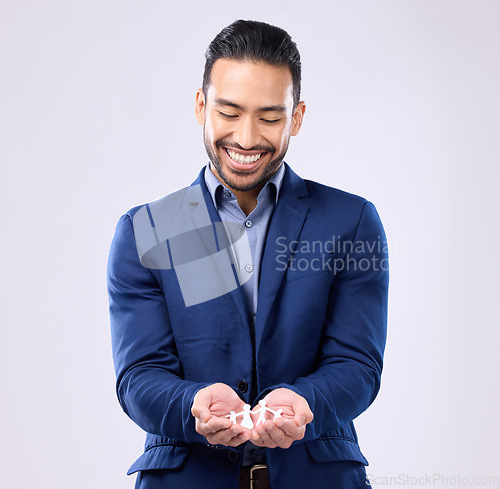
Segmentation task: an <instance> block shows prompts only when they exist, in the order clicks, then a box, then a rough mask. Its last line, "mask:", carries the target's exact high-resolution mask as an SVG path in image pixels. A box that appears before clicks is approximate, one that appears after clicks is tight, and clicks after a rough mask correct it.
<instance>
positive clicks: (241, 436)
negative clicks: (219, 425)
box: [206, 427, 251, 447]
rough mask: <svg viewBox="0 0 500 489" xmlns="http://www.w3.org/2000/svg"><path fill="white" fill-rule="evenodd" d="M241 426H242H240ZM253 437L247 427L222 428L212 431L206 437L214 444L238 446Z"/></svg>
mask: <svg viewBox="0 0 500 489" xmlns="http://www.w3.org/2000/svg"><path fill="white" fill-rule="evenodd" d="M240 428H241V427H240ZM250 437H251V432H250V430H247V429H245V428H241V429H238V428H237V427H235V428H234V429H233V427H231V428H229V429H225V430H220V431H218V432H216V433H210V434H209V435H208V436H207V437H206V438H207V440H208V442H209V443H211V444H213V445H226V446H231V447H236V446H238V445H241V444H242V443H244V442H246V441H248V440H249V439H250Z"/></svg>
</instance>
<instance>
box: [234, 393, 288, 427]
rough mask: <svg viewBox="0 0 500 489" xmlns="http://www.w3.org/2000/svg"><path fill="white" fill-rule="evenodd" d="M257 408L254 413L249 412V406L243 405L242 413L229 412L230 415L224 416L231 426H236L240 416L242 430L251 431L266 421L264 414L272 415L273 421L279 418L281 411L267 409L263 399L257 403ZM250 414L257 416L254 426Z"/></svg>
mask: <svg viewBox="0 0 500 489" xmlns="http://www.w3.org/2000/svg"><path fill="white" fill-rule="evenodd" d="M259 406H260V407H259V409H257V410H256V411H251V410H250V404H245V405H244V406H243V411H241V412H239V413H236V412H234V411H230V413H229V414H228V415H226V418H229V420H230V421H232V422H233V424H236V423H237V422H238V421H237V419H238V417H240V416H241V417H242V420H241V423H240V424H241V426H243V428H248V429H249V430H251V429H253V427H254V426H258V425H259V424H261V423H264V422H265V421H266V413H271V414H272V415H273V421H276V420H277V419H278V418H281V415H282V413H283V409H278V410H277V411H275V410H274V409H271V408H268V407H267V406H266V401H265V400H264V399H262V400H260V401H259ZM252 414H258V415H259V418H258V419H257V423H255V425H254V423H253V420H252Z"/></svg>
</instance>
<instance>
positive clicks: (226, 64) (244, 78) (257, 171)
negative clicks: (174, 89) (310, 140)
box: [196, 58, 305, 191]
mask: <svg viewBox="0 0 500 489" xmlns="http://www.w3.org/2000/svg"><path fill="white" fill-rule="evenodd" d="M292 88H293V87H292V76H291V74H290V70H289V69H288V67H281V66H274V65H270V64H267V63H261V62H247V61H239V60H234V59H224V58H222V59H218V60H217V61H216V62H215V63H214V65H213V67H212V72H211V75H210V85H209V88H208V90H207V94H206V98H205V96H204V94H203V92H202V90H201V89H200V90H198V92H197V94H196V117H197V120H198V122H199V123H200V124H202V125H203V134H204V140H205V148H206V150H207V153H208V156H209V158H210V161H211V163H212V170H213V169H214V168H215V170H216V172H217V175H218V176H219V179H220V180H222V181H223V182H224V183H225V184H226V185H227V186H228V187H230V188H232V189H234V190H238V191H248V190H252V189H255V188H259V187H262V185H263V184H264V183H265V182H266V180H267V179H268V178H269V177H270V176H271V175H272V174H273V173H274V172H275V171H276V170H277V169H278V168H279V167H280V165H281V163H282V161H283V158H284V157H285V153H286V151H287V149H288V143H289V140H290V136H294V135H296V134H297V133H298V132H299V129H300V126H301V124H302V118H303V115H304V111H305V104H304V103H303V102H300V103H299V104H298V105H297V107H296V108H295V110H294V108H293V92H292ZM217 175H216V176H217Z"/></svg>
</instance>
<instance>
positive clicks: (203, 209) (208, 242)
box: [188, 168, 248, 324]
mask: <svg viewBox="0 0 500 489" xmlns="http://www.w3.org/2000/svg"><path fill="white" fill-rule="evenodd" d="M204 171H205V168H203V169H202V170H201V172H200V173H199V175H198V178H197V179H196V180H195V181H194V182H193V183H192V184H191V186H190V187H188V205H189V206H190V207H191V210H192V212H191V218H192V219H193V223H194V225H195V228H196V230H197V231H198V234H199V235H200V238H201V239H202V241H203V243H204V245H205V247H206V249H207V252H208V253H212V252H213V249H214V242H213V240H214V238H215V240H216V242H217V246H218V247H219V248H220V249H222V247H223V246H224V243H225V244H227V243H229V239H228V237H227V235H226V236H225V237H224V239H220V238H221V234H224V235H225V232H224V228H223V226H222V225H220V223H221V220H220V216H219V213H218V212H217V209H216V208H215V206H214V202H213V200H212V196H211V195H210V192H209V191H208V188H207V185H206V183H205V178H204V177H203V173H204ZM207 211H208V217H209V218H210V222H209V224H210V223H211V224H212V227H213V234H208V233H206V232H203V230H202V228H203V227H204V226H205V227H206V226H207V215H206V213H207ZM228 252H229V250H228ZM233 267H234V264H233ZM233 273H234V275H235V279H236V281H237V280H238V279H237V273H236V270H234V269H233ZM237 285H238V287H237V288H236V289H234V290H232V291H231V292H230V295H231V297H232V299H233V300H234V302H235V305H236V307H237V308H238V311H239V313H240V315H241V317H242V320H243V323H244V324H247V323H248V310H247V306H246V302H245V296H244V294H243V289H242V287H240V286H239V283H238V284H237Z"/></svg>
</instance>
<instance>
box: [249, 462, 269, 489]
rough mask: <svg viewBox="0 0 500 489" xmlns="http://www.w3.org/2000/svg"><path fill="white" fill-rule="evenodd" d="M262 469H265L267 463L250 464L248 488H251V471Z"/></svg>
mask: <svg viewBox="0 0 500 489" xmlns="http://www.w3.org/2000/svg"><path fill="white" fill-rule="evenodd" d="M262 469H267V465H266V464H256V465H252V466H251V467H250V489H253V481H254V479H253V473H254V472H255V471H256V470H262Z"/></svg>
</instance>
